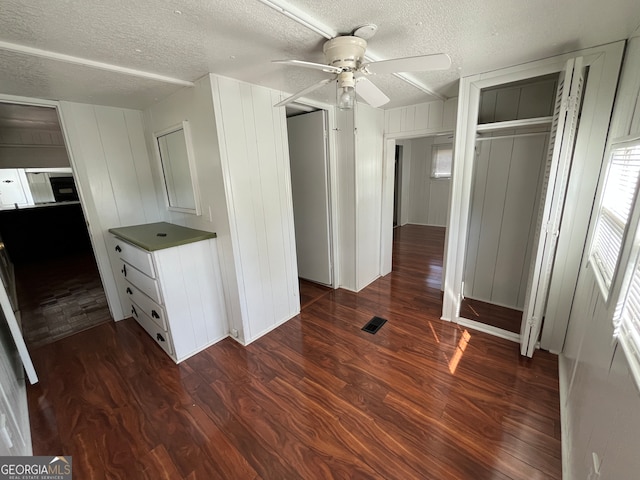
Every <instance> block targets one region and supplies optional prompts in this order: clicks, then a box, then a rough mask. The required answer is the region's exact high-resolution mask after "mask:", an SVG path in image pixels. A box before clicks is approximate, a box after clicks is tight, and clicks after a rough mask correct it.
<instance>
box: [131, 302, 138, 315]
mask: <svg viewBox="0 0 640 480" xmlns="http://www.w3.org/2000/svg"><path fill="white" fill-rule="evenodd" d="M131 313H133V314H134V315H135V316H136V317H137V316H138V312H137V311H136V307H134V306H133V305H131Z"/></svg>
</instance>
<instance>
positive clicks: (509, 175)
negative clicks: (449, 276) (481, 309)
mask: <svg viewBox="0 0 640 480" xmlns="http://www.w3.org/2000/svg"><path fill="white" fill-rule="evenodd" d="M501 133H502V134H504V133H505V132H501ZM507 133H509V132H507ZM547 144H548V135H536V136H528V137H516V138H501V139H496V140H483V141H479V142H478V143H477V146H476V148H477V149H478V154H477V156H476V164H475V171H474V182H473V190H472V198H471V214H470V221H469V230H468V241H467V254H466V258H465V275H464V295H465V297H470V298H474V299H476V300H481V301H484V302H489V303H493V304H496V305H502V306H505V307H510V308H515V309H522V308H523V306H524V296H525V292H526V287H527V278H528V271H529V264H530V258H531V252H532V249H533V242H532V241H531V239H532V238H533V233H532V232H533V231H534V229H535V221H536V219H537V212H538V205H539V200H540V196H541V193H540V188H541V179H542V173H543V167H544V165H545V160H546V153H547Z"/></svg>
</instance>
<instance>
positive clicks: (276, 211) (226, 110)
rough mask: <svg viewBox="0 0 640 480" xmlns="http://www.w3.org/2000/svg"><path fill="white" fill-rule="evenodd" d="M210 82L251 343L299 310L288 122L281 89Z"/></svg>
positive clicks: (246, 338) (213, 79)
mask: <svg viewBox="0 0 640 480" xmlns="http://www.w3.org/2000/svg"><path fill="white" fill-rule="evenodd" d="M211 84H212V88H213V101H214V108H215V114H216V128H217V134H218V140H219V144H220V155H221V165H222V174H223V178H224V186H225V192H226V200H227V206H228V211H229V223H230V229H231V238H232V242H233V249H234V260H235V265H236V271H237V276H238V289H239V296H240V306H241V309H242V317H243V328H244V341H245V342H246V343H248V342H251V341H253V340H255V339H256V338H258V337H260V336H261V335H263V334H265V333H267V332H269V331H270V330H272V329H273V328H275V327H277V326H278V325H280V324H281V323H283V322H285V321H287V320H289V319H290V318H291V317H293V316H295V315H296V314H297V313H298V312H299V311H300V299H299V293H298V272H297V265H296V249H295V233H294V223H293V205H292V200H291V198H292V197H291V179H290V171H289V152H288V146H287V145H288V142H287V125H286V118H285V112H284V108H273V105H274V104H275V103H277V102H279V101H280V99H281V98H280V93H279V92H275V91H273V90H269V89H266V88H263V87H258V86H255V85H250V84H246V83H242V82H239V81H236V80H232V79H229V78H222V77H215V76H212V77H211Z"/></svg>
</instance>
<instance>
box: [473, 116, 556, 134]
mask: <svg viewBox="0 0 640 480" xmlns="http://www.w3.org/2000/svg"><path fill="white" fill-rule="evenodd" d="M552 121H553V117H535V118H523V119H522V120H507V121H505V122H493V123H483V124H480V125H478V126H477V128H476V132H478V133H483V132H494V131H496V130H503V129H507V128H523V127H535V126H538V125H551V122H552Z"/></svg>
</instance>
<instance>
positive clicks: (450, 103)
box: [442, 97, 458, 132]
mask: <svg viewBox="0 0 640 480" xmlns="http://www.w3.org/2000/svg"><path fill="white" fill-rule="evenodd" d="M457 112H458V97H453V98H450V99H448V100H445V102H444V111H443V113H442V128H443V129H444V130H451V131H452V132H453V131H454V130H455V128H456V114H457Z"/></svg>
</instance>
